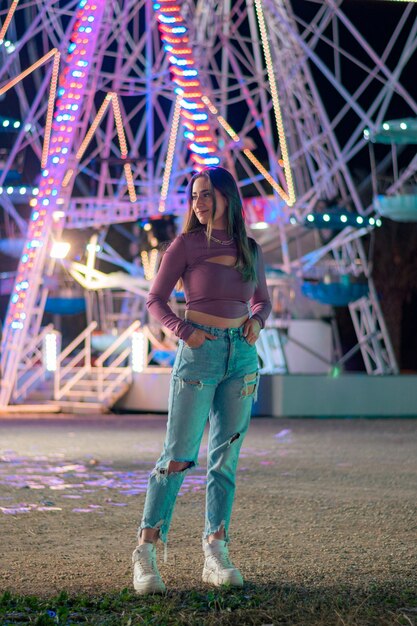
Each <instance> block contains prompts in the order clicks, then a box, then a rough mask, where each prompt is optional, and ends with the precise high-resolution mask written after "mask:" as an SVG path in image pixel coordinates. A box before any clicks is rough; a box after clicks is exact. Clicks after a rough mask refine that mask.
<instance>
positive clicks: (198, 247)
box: [147, 229, 271, 341]
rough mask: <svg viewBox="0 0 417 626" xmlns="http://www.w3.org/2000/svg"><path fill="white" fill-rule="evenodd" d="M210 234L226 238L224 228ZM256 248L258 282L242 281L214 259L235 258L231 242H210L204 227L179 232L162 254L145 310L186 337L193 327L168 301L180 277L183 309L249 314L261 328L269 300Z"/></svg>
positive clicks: (234, 271) (232, 269) (228, 315)
mask: <svg viewBox="0 0 417 626" xmlns="http://www.w3.org/2000/svg"><path fill="white" fill-rule="evenodd" d="M212 234H213V237H215V238H216V239H219V240H220V241H227V240H228V239H229V238H228V235H227V232H226V231H223V230H213V233H212ZM256 246H257V262H256V276H257V281H256V283H255V282H254V281H246V282H245V281H244V280H243V278H242V274H241V273H240V272H239V270H237V269H236V268H235V267H233V266H229V265H225V264H224V263H221V262H220V261H219V262H216V257H224V256H230V257H233V258H234V259H236V255H237V249H236V244H235V243H234V242H233V243H231V244H229V245H224V244H220V243H217V242H216V241H213V240H210V242H208V240H207V237H206V234H205V230H204V229H201V230H197V231H193V232H190V233H184V234H182V235H179V236H178V237H176V239H174V241H173V242H172V243H171V244H170V245H169V247H168V249H167V251H166V252H165V254H164V256H163V258H162V262H161V266H160V268H159V271H158V273H157V275H156V278H155V280H154V282H153V284H152V287H151V290H150V292H149V295H148V299H147V307H148V310H149V312H150V313H151V314H152V315H153V316H154V317H155V318H156V319H157V320H158V321H159V322H161V324H162V325H163V326H165V327H166V328H168V329H169V330H171V331H172V332H173V333H174V334H175V335H176V336H177V337H179V338H180V339H183V340H184V341H186V340H187V339H188V337H189V336H190V335H191V333H192V332H193V331H194V330H195V328H194V327H193V326H192V325H191V324H190V323H189V322H187V321H186V320H182V319H181V318H179V317H178V316H177V315H175V313H174V312H173V311H172V309H171V308H170V307H169V305H168V300H169V298H170V296H171V294H172V291H173V289H174V287H175V285H176V283H177V281H178V280H179V279H180V278H181V279H182V281H183V285H184V293H185V301H186V305H185V308H186V310H192V311H200V312H201V313H207V314H209V315H216V316H218V317H226V318H238V317H243V316H244V315H250V316H251V317H252V318H254V319H256V320H257V321H258V322H259V324H260V326H261V328H263V327H264V324H265V320H266V318H267V317H268V315H269V314H270V312H271V302H270V299H269V294H268V289H267V285H266V279H265V270H264V263H263V256H262V250H261V249H260V247H259V246H258V245H257V244H256Z"/></svg>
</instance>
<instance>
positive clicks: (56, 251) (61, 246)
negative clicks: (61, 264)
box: [50, 241, 71, 259]
mask: <svg viewBox="0 0 417 626" xmlns="http://www.w3.org/2000/svg"><path fill="white" fill-rule="evenodd" d="M70 249H71V244H70V243H68V242H66V241H54V243H53V244H52V248H51V252H50V257H51V259H65V258H66V256H67V255H68V252H69V251H70Z"/></svg>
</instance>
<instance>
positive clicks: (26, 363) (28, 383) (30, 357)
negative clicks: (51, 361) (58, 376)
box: [13, 324, 54, 400]
mask: <svg viewBox="0 0 417 626" xmlns="http://www.w3.org/2000/svg"><path fill="white" fill-rule="evenodd" d="M53 330H54V327H53V325H52V324H48V326H45V327H44V328H42V330H41V332H40V333H39V334H38V335H36V337H33V338H32V339H31V340H30V341H29V343H28V344H27V345H26V347H25V358H24V360H23V364H22V366H21V367H20V368H19V370H18V374H17V378H16V384H15V387H14V391H13V400H23V399H24V398H25V397H26V395H27V394H28V393H29V391H30V390H31V389H32V387H33V386H34V385H35V384H36V383H37V382H39V381H40V380H41V379H42V378H44V377H45V374H46V367H45V364H44V360H43V354H42V345H43V341H44V339H45V336H46V335H47V334H48V333H50V332H52V331H53Z"/></svg>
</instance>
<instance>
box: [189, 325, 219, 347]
mask: <svg viewBox="0 0 417 626" xmlns="http://www.w3.org/2000/svg"><path fill="white" fill-rule="evenodd" d="M207 339H209V340H210V341H211V340H212V339H217V337H215V336H214V335H211V334H210V333H207V332H206V331H205V330H202V329H201V328H196V329H195V331H194V332H192V333H191V335H190V336H189V337H188V339H187V341H186V342H185V343H186V344H187V346H188V347H189V348H199V347H200V346H202V345H203V343H204V342H205V341H206V340H207Z"/></svg>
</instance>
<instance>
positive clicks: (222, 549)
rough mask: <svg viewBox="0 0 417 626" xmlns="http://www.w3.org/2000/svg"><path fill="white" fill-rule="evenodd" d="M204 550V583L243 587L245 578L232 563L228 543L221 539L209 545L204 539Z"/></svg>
mask: <svg viewBox="0 0 417 626" xmlns="http://www.w3.org/2000/svg"><path fill="white" fill-rule="evenodd" d="M203 550H204V555H205V557H206V560H205V562H204V569H203V582H205V583H210V584H212V585H215V586H216V587H219V586H220V585H230V586H232V587H242V586H243V578H242V574H241V573H240V572H239V570H238V569H237V567H235V566H234V565H233V563H231V562H230V558H229V551H228V548H227V543H226V542H225V541H222V540H221V539H214V540H213V541H212V542H211V543H208V541H207V540H206V539H203Z"/></svg>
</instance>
